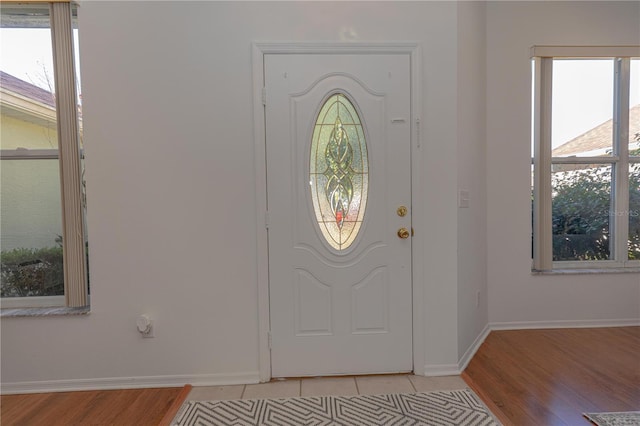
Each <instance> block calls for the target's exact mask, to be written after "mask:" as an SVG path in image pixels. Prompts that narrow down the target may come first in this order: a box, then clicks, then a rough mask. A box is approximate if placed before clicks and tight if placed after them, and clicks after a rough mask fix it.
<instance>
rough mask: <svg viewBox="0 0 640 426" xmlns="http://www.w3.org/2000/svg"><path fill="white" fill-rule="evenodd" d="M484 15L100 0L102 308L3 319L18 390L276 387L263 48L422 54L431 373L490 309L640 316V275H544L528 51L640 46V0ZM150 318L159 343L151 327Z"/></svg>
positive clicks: (461, 10)
mask: <svg viewBox="0 0 640 426" xmlns="http://www.w3.org/2000/svg"><path fill="white" fill-rule="evenodd" d="M484 9H485V7H484V6H483V5H480V4H473V3H469V4H462V5H457V4H456V3H454V2H442V3H440V2H391V3H386V2H372V3H364V2H352V3H351V2H338V3H329V2H320V3H313V2H281V3H280V2H278V3H270V2H255V3H249V2H188V3H181V2H158V3H152V2H99V1H88V2H84V3H82V5H81V8H80V44H81V65H82V78H83V82H82V84H83V110H84V126H85V135H84V137H85V153H86V178H87V188H88V209H89V213H88V215H89V216H88V226H89V241H90V259H91V265H90V270H91V290H92V312H91V314H90V315H89V316H86V317H59V318H3V320H2V324H1V331H2V360H1V363H2V364H1V368H2V383H3V389H7V388H10V389H14V390H15V389H20V388H21V387H22V388H23V389H61V388H64V387H65V386H68V387H76V388H77V387H82V386H85V387H95V386H100V387H106V386H116V387H123V386H136V385H139V386H148V385H162V384H180V383H193V384H205V383H231V382H234V381H238V382H250V381H256V380H258V371H257V370H258V320H257V302H258V299H257V281H258V277H257V271H256V267H257V255H256V240H257V238H256V235H257V230H256V203H255V175H254V174H255V173H254V139H253V137H254V135H253V128H252V123H253V117H252V111H253V103H252V102H253V92H252V87H251V81H252V75H251V42H253V41H323V40H326V41H344V42H350V41H416V42H418V43H420V45H421V46H422V70H423V79H422V82H421V94H422V112H423V116H422V132H421V142H422V149H421V150H420V151H419V152H418V153H417V156H416V157H414V166H419V167H418V168H419V173H420V176H419V181H420V184H419V185H418V186H417V187H415V188H413V190H414V191H415V192H416V193H417V194H419V195H420V197H421V198H422V199H423V200H424V203H421V204H419V205H414V206H413V207H414V212H417V215H418V216H419V217H418V218H417V219H418V223H423V224H424V225H427V226H425V227H424V229H420V228H419V227H417V228H416V235H420V233H423V234H422V237H420V238H416V239H415V240H414V242H415V243H416V244H418V245H419V249H420V250H422V253H424V258H422V259H416V262H415V263H414V266H415V267H416V268H418V269H419V270H421V271H422V272H423V274H424V277H425V278H424V280H423V282H416V283H414V284H415V285H417V286H421V287H420V288H421V289H422V290H423V294H424V300H421V301H419V303H420V304H421V306H422V307H423V308H424V309H423V310H422V312H423V318H422V322H423V324H424V327H425V333H424V336H423V338H424V341H423V342H419V344H422V345H423V346H424V347H423V349H424V350H423V351H422V353H423V355H424V360H420V359H419V360H417V363H418V364H419V365H420V364H421V363H422V362H424V366H425V371H426V372H430V373H438V372H443V371H446V370H447V369H451V368H455V367H456V366H457V363H458V362H459V360H460V358H461V356H462V355H463V354H464V353H466V351H467V349H468V348H469V347H470V345H473V343H474V340H475V339H476V337H477V336H478V334H479V333H480V332H481V330H482V329H483V328H484V327H485V325H486V323H487V319H488V320H489V321H492V322H501V323H511V322H518V321H563V320H602V321H606V320H613V319H629V318H637V317H638V301H639V296H640V289H639V287H640V279H639V278H638V275H607V276H593V277H592V276H579V277H532V276H531V275H530V272H529V271H530V239H529V238H530V236H529V229H530V212H529V152H530V149H529V132H530V129H529V117H530V115H529V114H530V107H529V102H530V100H529V90H530V89H529V87H530V86H529V79H530V76H529V61H528V48H529V47H530V45H532V44H542V43H549V44H551V43H561V44H581V43H585V42H594V43H596V42H597V43H603V44H612V43H634V42H637V41H638V35H639V33H638V22H640V20H639V19H638V18H639V14H638V5H637V4H636V3H631V2H629V3H623V4H613V3H608V2H607V3H606V4H604V3H577V2H576V3H566V4H565V3H560V4H558V3H550V2H540V3H520V2H518V3H502V2H496V3H490V4H487V5H486V29H485V27H484V26H483V22H482V20H483V18H482V16H483V15H484V14H485V10H484ZM476 31H477V32H478V35H477V37H476V35H475V34H474V33H475V32H476ZM485 31H486V55H487V56H486V71H485V70H483V67H484V65H482V64H483V62H484V58H483V54H482V53H481V52H482V50H483V49H484V48H485V41H484V40H483V37H484V32H485ZM485 77H486V78H485ZM484 80H486V92H485V82H484ZM485 98H486V107H487V108H486V112H485V111H483V106H484V105H485ZM484 114H486V133H485V134H486V138H485V136H483V133H484V129H485V122H484V121H485V116H484ZM485 145H486V148H485ZM485 154H486V158H487V161H486V164H483V162H484V159H485ZM485 176H486V179H484V178H483V177H485ZM458 186H460V187H462V188H465V187H466V189H469V191H470V196H471V205H470V208H469V209H464V210H461V209H458V208H457V189H458ZM485 205H486V208H485ZM485 218H486V219H485ZM485 238H486V240H485ZM485 241H486V243H485ZM484 249H487V250H484ZM485 251H486V252H487V254H486V261H485V260H483V258H484V256H485V255H484V252H485ZM485 268H486V272H485ZM487 283H488V284H487ZM487 285H488V293H489V294H488V295H487V294H486V292H487ZM477 291H480V292H481V303H480V307H479V308H476V307H475V294H476V292H477ZM483 292H484V293H485V294H484V298H483ZM487 300H488V310H487V305H486V304H487ZM141 313H149V314H150V315H151V316H152V317H154V319H155V320H156V337H155V338H153V339H142V338H140V336H139V334H138V333H137V331H136V329H135V318H136V317H137V316H138V315H139V314H141ZM31 382H35V383H31Z"/></svg>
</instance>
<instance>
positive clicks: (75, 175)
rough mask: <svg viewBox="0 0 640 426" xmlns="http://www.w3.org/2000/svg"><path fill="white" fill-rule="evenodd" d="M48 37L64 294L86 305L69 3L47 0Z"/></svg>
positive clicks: (76, 303) (69, 301)
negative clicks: (49, 14) (57, 172)
mask: <svg viewBox="0 0 640 426" xmlns="http://www.w3.org/2000/svg"><path fill="white" fill-rule="evenodd" d="M51 37H52V43H53V61H54V64H53V67H54V76H55V87H56V109H57V113H58V144H59V149H60V187H61V193H62V232H63V239H62V244H63V256H64V287H65V291H64V294H65V300H66V304H67V306H69V307H79V306H86V305H87V304H88V299H87V285H86V282H87V278H86V277H87V272H86V253H85V243H84V241H85V239H84V224H83V217H84V215H83V208H82V180H81V164H80V147H79V144H78V139H79V137H78V135H79V128H78V109H77V101H76V100H77V96H76V81H75V71H74V67H73V30H72V25H71V5H70V4H69V3H53V4H51Z"/></svg>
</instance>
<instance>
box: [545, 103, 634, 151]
mask: <svg viewBox="0 0 640 426" xmlns="http://www.w3.org/2000/svg"><path fill="white" fill-rule="evenodd" d="M637 133H640V104H638V105H635V106H633V107H631V109H630V110H629V144H632V143H634V136H635V135H636V134H637ZM612 140H613V119H611V120H608V121H605V122H604V123H602V124H600V125H599V126H596V127H594V128H593V129H591V130H588V131H587V132H586V133H583V134H582V135H580V136H578V137H576V138H574V139H572V140H570V141H569V142H567V143H565V144H562V145H560V146H559V147H557V148H556V149H554V150H553V151H552V155H553V156H554V157H569V156H572V155H575V156H578V155H580V154H585V153H588V154H587V155H605V152H606V150H610V149H611V141H612Z"/></svg>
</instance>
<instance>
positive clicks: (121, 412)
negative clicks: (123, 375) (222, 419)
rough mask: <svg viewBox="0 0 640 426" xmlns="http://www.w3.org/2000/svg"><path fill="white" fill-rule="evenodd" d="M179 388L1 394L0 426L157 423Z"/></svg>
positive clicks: (143, 425)
mask: <svg viewBox="0 0 640 426" xmlns="http://www.w3.org/2000/svg"><path fill="white" fill-rule="evenodd" d="M182 390H183V388H161V389H126V390H113V391H86V392H56V393H41V394H28V395H3V396H2V398H1V400H0V406H1V414H0V424H2V426H10V425H11V426H13V425H16V426H17V425H20V426H41V425H42V426H70V425H82V426H86V425H110V426H133V425H135V426H157V425H159V424H160V423H161V421H162V420H163V418H164V416H165V414H166V413H167V412H168V411H169V410H170V409H171V407H172V404H173V403H174V401H175V400H176V399H179V397H180V395H181V393H182ZM176 411H177V409H176Z"/></svg>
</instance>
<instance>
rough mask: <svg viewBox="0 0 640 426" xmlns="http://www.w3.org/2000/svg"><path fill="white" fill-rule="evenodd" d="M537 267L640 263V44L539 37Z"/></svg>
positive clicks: (535, 61)
mask: <svg viewBox="0 0 640 426" xmlns="http://www.w3.org/2000/svg"><path fill="white" fill-rule="evenodd" d="M532 57H533V159H532V163H533V180H532V182H533V191H532V192H533V270H536V271H549V270H554V269H556V270H557V269H607V268H616V269H625V268H638V267H640V60H639V59H638V58H639V57H640V46H630V47H593V48H588V47H584V48H581V47H550V46H537V47H534V48H533V50H532Z"/></svg>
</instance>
